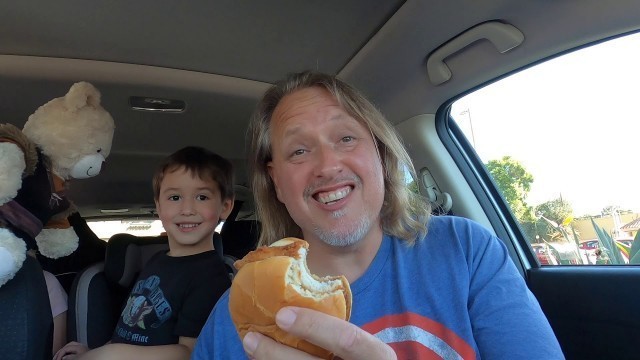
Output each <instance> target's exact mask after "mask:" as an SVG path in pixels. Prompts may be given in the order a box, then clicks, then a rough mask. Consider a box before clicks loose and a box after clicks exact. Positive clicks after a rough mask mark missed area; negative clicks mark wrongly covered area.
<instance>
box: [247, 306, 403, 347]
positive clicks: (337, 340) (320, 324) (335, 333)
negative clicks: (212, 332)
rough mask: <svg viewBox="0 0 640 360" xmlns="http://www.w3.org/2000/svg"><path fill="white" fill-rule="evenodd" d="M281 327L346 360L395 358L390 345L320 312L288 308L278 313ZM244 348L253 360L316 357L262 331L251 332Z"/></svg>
mask: <svg viewBox="0 0 640 360" xmlns="http://www.w3.org/2000/svg"><path fill="white" fill-rule="evenodd" d="M276 323H277V324H278V326H279V327H280V328H281V329H283V330H285V331H287V332H289V333H290V334H292V335H295V336H297V337H299V338H302V339H305V340H307V341H309V342H312V343H314V344H316V345H318V346H321V347H323V348H325V349H327V350H329V351H331V352H333V354H334V355H335V356H337V357H340V358H341V359H344V360H359V359H380V360H387V359H389V360H395V359H396V354H395V353H394V352H393V349H391V347H390V346H388V345H387V344H385V343H383V342H382V341H380V340H378V339H377V338H376V337H375V336H373V335H371V334H369V333H368V332H366V331H364V330H362V329H360V328H359V327H357V326H355V325H353V324H351V323H349V322H347V321H344V320H340V319H338V318H335V317H333V316H329V315H326V314H323V313H321V312H318V311H314V310H310V309H304V308H297V307H285V308H282V309H281V310H280V311H278V314H277V315H276ZM242 343H243V346H244V349H245V351H246V352H247V353H248V354H249V356H250V357H251V358H254V359H289V358H294V359H315V357H313V356H311V355H309V354H306V353H304V352H302V351H299V350H297V349H294V348H291V347H289V346H286V345H282V344H280V343H277V342H275V341H273V340H272V339H270V338H268V337H266V336H264V335H262V334H259V333H248V334H247V335H246V336H245V337H244V339H243V341H242Z"/></svg>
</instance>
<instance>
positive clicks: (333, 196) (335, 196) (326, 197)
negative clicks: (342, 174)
mask: <svg viewBox="0 0 640 360" xmlns="http://www.w3.org/2000/svg"><path fill="white" fill-rule="evenodd" d="M350 192H351V188H348V187H347V188H344V189H341V190H338V191H334V192H331V193H326V194H322V195H320V196H318V198H319V199H320V202H321V203H323V204H328V203H330V202H333V201H337V200H340V199H342V198H344V197H345V196H347V194H348V193H350Z"/></svg>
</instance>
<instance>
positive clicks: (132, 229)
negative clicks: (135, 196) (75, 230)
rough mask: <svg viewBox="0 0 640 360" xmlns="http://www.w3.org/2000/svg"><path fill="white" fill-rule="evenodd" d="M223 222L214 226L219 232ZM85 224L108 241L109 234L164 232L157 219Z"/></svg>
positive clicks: (101, 221) (155, 234)
mask: <svg viewBox="0 0 640 360" xmlns="http://www.w3.org/2000/svg"><path fill="white" fill-rule="evenodd" d="M223 224H224V222H220V224H218V226H217V227H216V232H218V233H219V232H220V230H221V229H222V225H223ZM87 225H89V227H90V228H91V230H93V232H94V233H95V234H96V235H97V236H98V237H99V238H100V239H102V240H104V241H108V240H109V238H111V236H113V235H115V234H120V233H127V234H131V235H135V236H159V235H160V234H162V233H163V232H165V230H164V227H163V226H162V222H161V221H160V220H158V219H146V220H141V219H133V220H131V219H124V220H87Z"/></svg>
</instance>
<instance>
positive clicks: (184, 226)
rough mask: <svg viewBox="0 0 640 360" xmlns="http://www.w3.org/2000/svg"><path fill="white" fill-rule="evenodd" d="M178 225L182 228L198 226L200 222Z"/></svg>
mask: <svg viewBox="0 0 640 360" xmlns="http://www.w3.org/2000/svg"><path fill="white" fill-rule="evenodd" d="M178 226H180V227H181V228H194V227H196V226H198V224H180V225H178Z"/></svg>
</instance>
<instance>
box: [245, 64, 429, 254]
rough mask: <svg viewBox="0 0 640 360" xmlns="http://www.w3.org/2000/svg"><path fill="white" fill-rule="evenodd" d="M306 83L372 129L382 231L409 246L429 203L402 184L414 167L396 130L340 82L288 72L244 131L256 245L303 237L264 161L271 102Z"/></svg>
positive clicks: (418, 232)
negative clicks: (380, 181) (258, 227)
mask: <svg viewBox="0 0 640 360" xmlns="http://www.w3.org/2000/svg"><path fill="white" fill-rule="evenodd" d="M310 87H322V88H324V89H326V90H327V91H329V93H330V94H331V95H332V96H333V97H335V99H336V100H337V101H338V103H339V104H340V105H341V106H342V107H343V108H344V109H345V111H346V112H347V113H348V114H349V115H350V116H352V117H353V118H354V119H356V120H357V121H359V122H360V123H362V124H363V125H364V126H365V127H366V128H368V129H369V131H370V132H371V135H372V136H373V139H374V142H375V143H376V146H377V149H378V153H379V155H380V159H381V160H382V166H383V169H384V187H385V194H384V203H383V205H382V209H381V211H380V219H381V224H382V230H383V231H384V232H385V233H387V234H390V235H392V236H396V237H398V238H401V239H404V240H406V241H407V242H408V243H410V244H413V243H414V241H415V240H416V239H419V238H422V237H424V236H425V235H426V233H427V228H426V223H427V220H428V219H429V216H430V211H431V208H430V206H429V203H428V201H426V200H425V199H424V198H423V197H422V196H420V195H419V194H416V193H414V192H412V191H411V190H410V189H409V187H408V186H407V184H406V178H405V174H406V173H407V172H408V173H409V174H410V175H411V176H412V177H413V179H415V178H416V176H415V169H414V167H413V164H412V162H411V158H410V157H409V154H408V153H407V151H406V149H405V148H404V146H403V144H402V142H401V141H400V138H399V136H398V134H397V133H396V131H395V129H394V128H393V127H392V126H391V124H389V122H388V121H387V120H386V119H385V117H384V116H383V115H382V113H380V111H379V110H378V109H377V108H376V107H375V106H374V105H373V104H372V103H371V102H369V101H368V100H367V99H366V98H365V97H364V96H363V95H361V94H360V93H359V92H358V91H357V90H355V89H354V88H352V87H351V86H349V85H348V84H346V83H345V82H343V81H341V80H339V79H337V78H336V77H334V76H331V75H327V74H322V73H316V72H302V73H296V74H291V75H289V77H288V78H286V79H285V80H282V81H280V82H278V83H276V84H275V85H273V86H272V87H271V88H270V89H269V90H267V92H266V93H265V94H264V96H263V97H262V100H261V101H260V102H259V103H258V106H257V108H256V110H255V112H254V114H253V116H252V118H251V122H250V124H249V128H248V131H247V140H248V143H249V151H248V161H249V174H250V179H251V186H252V190H253V194H254V197H255V203H256V212H257V217H258V220H259V221H260V222H261V224H262V231H261V234H260V241H259V244H260V245H268V244H271V243H273V242H274V241H276V240H278V239H281V238H283V237H287V236H296V237H302V229H301V228H300V227H299V226H298V225H297V224H296V223H295V222H294V221H293V219H292V218H291V216H290V215H289V212H288V211H287V209H286V207H285V206H284V204H282V203H281V202H280V201H278V199H277V196H276V192H275V187H274V185H273V182H272V180H271V177H270V176H269V173H268V170H267V163H268V162H269V161H271V159H272V154H271V139H270V135H269V126H270V123H271V117H272V115H273V112H274V110H275V108H276V106H277V105H278V103H279V102H280V101H281V100H282V99H283V98H284V97H285V96H287V95H289V94H291V93H294V92H295V91H298V90H302V89H305V88H310Z"/></svg>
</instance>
